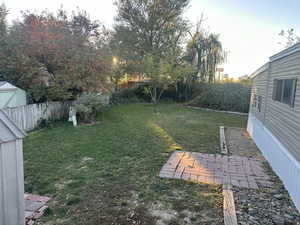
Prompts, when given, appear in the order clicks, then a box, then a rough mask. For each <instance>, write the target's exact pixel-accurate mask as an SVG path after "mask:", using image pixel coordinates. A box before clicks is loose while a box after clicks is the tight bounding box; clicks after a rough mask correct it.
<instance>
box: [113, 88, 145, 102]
mask: <svg viewBox="0 0 300 225" xmlns="http://www.w3.org/2000/svg"><path fill="white" fill-rule="evenodd" d="M143 88H144V87H143V86H140V87H136V88H127V89H122V90H120V91H118V92H115V93H113V94H112V97H111V101H112V103H113V104H124V103H136V102H144V101H149V98H148V96H146V94H144V93H143V90H144V89H143ZM147 98H148V99H147Z"/></svg>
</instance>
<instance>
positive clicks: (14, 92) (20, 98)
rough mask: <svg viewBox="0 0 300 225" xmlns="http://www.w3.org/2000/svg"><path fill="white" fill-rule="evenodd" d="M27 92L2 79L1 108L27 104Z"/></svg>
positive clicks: (0, 88)
mask: <svg viewBox="0 0 300 225" xmlns="http://www.w3.org/2000/svg"><path fill="white" fill-rule="evenodd" d="M26 103H27V101H26V92H25V91H23V90H22V89H20V88H18V87H16V86H14V85H12V84H10V83H8V82H6V81H0V109H3V108H8V107H16V106H22V105H26Z"/></svg>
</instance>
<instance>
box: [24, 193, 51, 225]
mask: <svg viewBox="0 0 300 225" xmlns="http://www.w3.org/2000/svg"><path fill="white" fill-rule="evenodd" d="M50 200H51V198H48V197H44V196H39V195H32V194H24V201H25V224H26V225H33V224H34V222H35V221H36V220H37V219H38V218H40V217H41V216H42V215H43V214H44V211H45V210H46V209H47V208H48V206H47V205H46V203H47V202H48V201H50Z"/></svg>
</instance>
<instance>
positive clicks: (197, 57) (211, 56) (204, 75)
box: [187, 31, 226, 82]
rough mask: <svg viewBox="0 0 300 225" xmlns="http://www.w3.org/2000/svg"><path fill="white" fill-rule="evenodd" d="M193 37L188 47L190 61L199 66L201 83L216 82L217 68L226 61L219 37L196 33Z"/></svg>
mask: <svg viewBox="0 0 300 225" xmlns="http://www.w3.org/2000/svg"><path fill="white" fill-rule="evenodd" d="M191 37H192V38H191V40H190V41H189V43H188V46H187V58H188V60H189V61H190V62H191V63H195V64H196V65H197V69H198V77H199V78H200V80H201V81H208V82H214V81H215V73H216V68H217V66H218V65H219V64H221V63H223V62H225V60H226V53H225V51H224V50H223V47H222V43H221V41H220V40H219V35H217V34H209V35H207V34H206V33H205V32H203V31H202V32H201V31H196V32H195V34H194V35H191Z"/></svg>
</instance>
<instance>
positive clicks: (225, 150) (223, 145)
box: [220, 126, 228, 155]
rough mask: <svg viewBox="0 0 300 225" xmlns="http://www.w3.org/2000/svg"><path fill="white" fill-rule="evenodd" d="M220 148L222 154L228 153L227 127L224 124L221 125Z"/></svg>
mask: <svg viewBox="0 0 300 225" xmlns="http://www.w3.org/2000/svg"><path fill="white" fill-rule="evenodd" d="M220 149H221V153H222V154H226V155H227V154H228V148H227V144H226V138H225V128H224V127H223V126H221V127H220Z"/></svg>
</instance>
